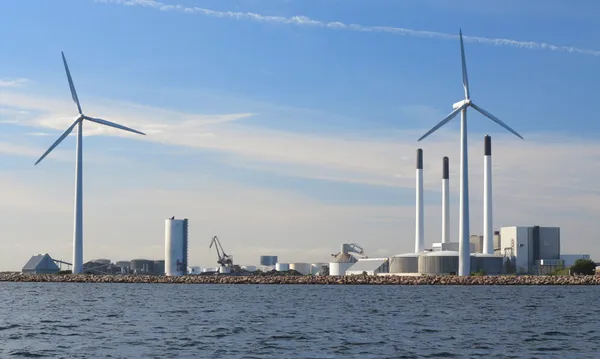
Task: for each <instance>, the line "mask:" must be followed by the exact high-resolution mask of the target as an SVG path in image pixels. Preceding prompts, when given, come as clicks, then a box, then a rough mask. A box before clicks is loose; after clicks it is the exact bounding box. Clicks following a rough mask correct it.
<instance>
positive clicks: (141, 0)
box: [95, 0, 600, 56]
mask: <svg viewBox="0 0 600 359" xmlns="http://www.w3.org/2000/svg"><path fill="white" fill-rule="evenodd" d="M95 1H96V2H99V3H113V4H120V5H127V6H144V7H150V8H154V9H157V10H160V11H178V12H182V13H187V14H199V15H204V16H210V17H216V18H227V19H234V20H249V21H257V22H264V23H276V24H286V25H297V26H313V27H323V28H331V29H336V30H350V31H361V32H378V33H389V34H394V35H401V36H413V37H428V38H436V39H444V40H456V39H457V38H458V35H457V34H447V33H442V32H435V31H425V30H415V29H407V28H401V27H391V26H364V25H359V24H346V23H343V22H339V21H330V22H327V21H320V20H314V19H311V18H308V17H306V16H292V17H283V16H267V15H261V14H257V13H251V12H238V11H215V10H210V9H206V8H201V7H196V6H185V5H180V4H178V5H172V4H166V3H164V2H161V1H155V0H95ZM463 38H464V40H465V41H469V42H475V43H480V44H486V45H493V46H510V47H516V48H523V49H532V50H550V51H558V52H568V53H577V54H581V55H592V56H600V51H597V50H588V49H581V48H577V47H573V46H562V45H553V44H548V43H545V42H535V41H518V40H511V39H498V38H487V37H481V36H463Z"/></svg>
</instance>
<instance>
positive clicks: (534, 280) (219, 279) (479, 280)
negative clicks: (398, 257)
mask: <svg viewBox="0 0 600 359" xmlns="http://www.w3.org/2000/svg"><path fill="white" fill-rule="evenodd" d="M0 282H64V283H155V284H314V285H339V284H350V285H352V284H354V285H600V276H591V275H590V276H525V275H522V276H472V277H459V276H363V275H357V276H345V277H329V276H278V275H254V276H230V275H187V276H181V277H166V276H151V275H85V274H80V275H72V274H20V273H3V274H0Z"/></svg>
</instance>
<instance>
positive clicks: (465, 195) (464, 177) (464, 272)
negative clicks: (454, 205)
mask: <svg viewBox="0 0 600 359" xmlns="http://www.w3.org/2000/svg"><path fill="white" fill-rule="evenodd" d="M459 34H460V53H461V57H462V77H463V87H464V88H465V99H464V100H462V101H459V102H457V103H455V104H454V105H452V108H454V111H452V112H451V113H450V114H449V115H448V116H447V117H446V118H445V119H443V120H442V121H440V123H438V124H437V125H435V126H434V127H433V128H432V129H431V130H429V131H428V132H427V133H425V134H424V135H423V136H421V138H419V139H418V140H417V142H418V141H421V140H422V139H424V138H425V137H427V136H429V135H430V134H432V133H433V132H435V131H436V130H437V129H439V128H440V127H442V126H444V125H445V124H446V123H448V122H450V120H452V119H453V118H454V117H455V116H456V115H457V114H458V113H459V112H460V114H461V118H460V155H461V156H460V215H459V217H460V218H459V233H458V238H459V245H458V246H459V264H458V275H460V276H468V275H469V274H470V269H471V253H470V249H469V243H470V242H469V236H470V227H469V173H468V168H469V165H468V159H467V107H469V106H470V107H473V108H474V109H475V110H477V111H478V112H480V113H481V114H482V115H484V116H485V117H487V118H489V119H490V120H492V121H494V122H496V123H497V124H499V125H500V126H502V127H504V128H505V129H506V130H508V131H510V132H511V133H513V134H515V135H516V136H517V137H519V138H521V139H523V137H522V136H521V135H519V134H518V133H517V132H516V131H515V130H513V129H512V128H510V127H509V126H508V125H507V124H505V123H504V122H502V121H500V120H499V119H498V118H497V117H496V116H494V115H492V114H491V113H489V112H488V111H486V110H484V109H482V108H481V107H479V106H477V105H475V104H474V103H473V102H472V101H471V96H470V94H469V80H468V78H467V63H466V61H465V48H464V45H463V38H462V30H460V31H459Z"/></svg>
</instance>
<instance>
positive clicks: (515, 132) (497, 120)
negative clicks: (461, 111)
mask: <svg viewBox="0 0 600 359" xmlns="http://www.w3.org/2000/svg"><path fill="white" fill-rule="evenodd" d="M471 106H472V107H473V108H474V109H476V110H477V111H479V112H480V113H481V114H482V115H484V116H485V117H487V118H489V119H490V120H492V121H494V122H496V123H497V124H499V125H500V126H502V127H504V128H505V129H506V130H507V131H509V132H511V133H513V134H514V135H515V136H517V137H519V138H520V139H522V140H523V139H524V138H523V136H521V135H519V134H518V133H517V131H515V130H513V129H512V128H510V127H509V126H508V125H507V124H505V123H504V122H502V121H500V119H499V118H498V117H496V116H494V115H492V114H491V113H489V112H487V111H486V110H484V109H482V108H481V107H479V106H477V105H476V104H474V103H472V102H471Z"/></svg>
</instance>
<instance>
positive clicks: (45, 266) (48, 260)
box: [21, 253, 60, 274]
mask: <svg viewBox="0 0 600 359" xmlns="http://www.w3.org/2000/svg"><path fill="white" fill-rule="evenodd" d="M21 271H22V272H23V273H27V274H55V273H58V272H59V271H60V268H59V267H58V265H57V264H56V263H54V259H52V257H50V255H49V254H48V253H45V254H38V255H35V256H33V257H31V258H30V259H29V260H28V261H27V263H25V265H24V266H23V269H22V270H21Z"/></svg>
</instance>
